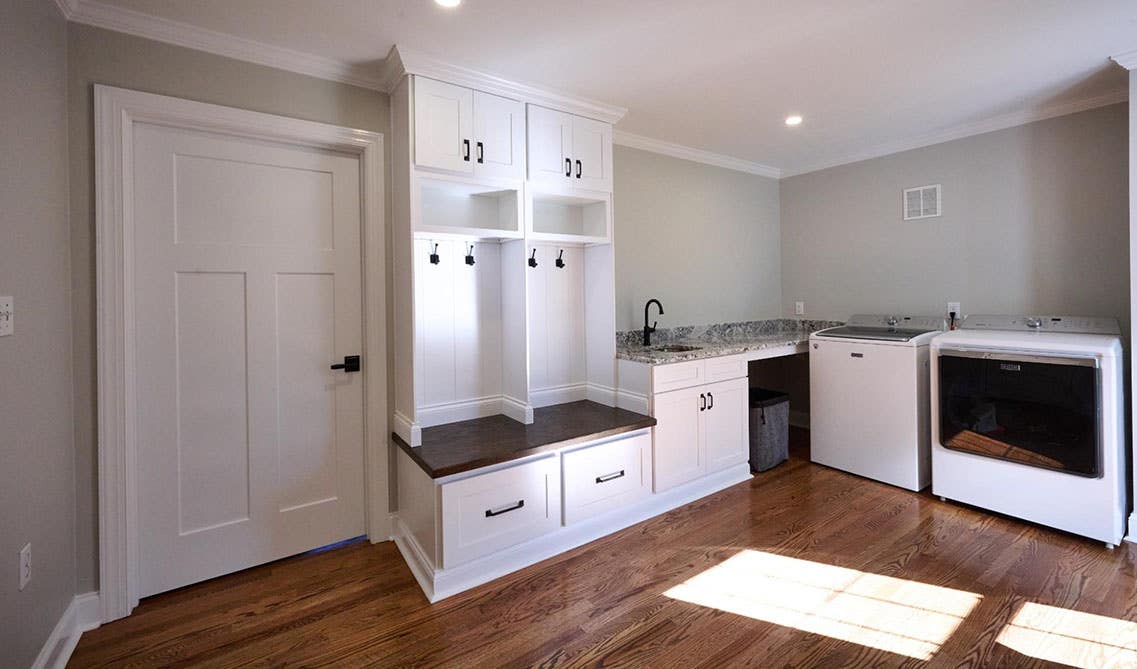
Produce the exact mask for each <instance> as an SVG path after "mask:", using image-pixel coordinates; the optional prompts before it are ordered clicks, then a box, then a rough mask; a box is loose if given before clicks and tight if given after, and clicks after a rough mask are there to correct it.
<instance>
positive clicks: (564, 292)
mask: <svg viewBox="0 0 1137 669" xmlns="http://www.w3.org/2000/svg"><path fill="white" fill-rule="evenodd" d="M526 251H527V252H528V256H529V260H528V262H527V268H528V269H527V271H526V290H527V292H528V303H529V308H528V337H529V403H530V404H531V405H532V406H533V407H543V406H549V405H552V404H561V403H564V402H573V401H577V400H583V399H589V400H593V401H596V402H600V403H602V404H609V405H613V404H614V402H615V390H614V388H615V372H614V370H615V363H614V361H615V357H616V343H615V337H614V332H615V284H614V281H613V276H614V275H613V265H612V260H613V254H612V246H611V245H610V244H597V245H581V244H564V243H561V244H558V243H553V242H544V241H538V242H534V241H528V240H527V243H526Z"/></svg>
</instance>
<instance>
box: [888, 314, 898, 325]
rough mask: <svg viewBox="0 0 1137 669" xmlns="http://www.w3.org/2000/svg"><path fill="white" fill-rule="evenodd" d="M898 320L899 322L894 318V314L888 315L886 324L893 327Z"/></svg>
mask: <svg viewBox="0 0 1137 669" xmlns="http://www.w3.org/2000/svg"><path fill="white" fill-rule="evenodd" d="M899 322H900V321H898V320H896V316H889V317H888V325H889V326H890V327H895V326H896V324H897V323H899Z"/></svg>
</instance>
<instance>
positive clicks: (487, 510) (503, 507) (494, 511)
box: [486, 499, 525, 518]
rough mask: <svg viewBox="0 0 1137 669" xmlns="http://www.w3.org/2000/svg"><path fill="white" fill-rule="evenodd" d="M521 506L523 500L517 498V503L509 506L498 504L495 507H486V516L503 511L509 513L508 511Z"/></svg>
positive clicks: (491, 516) (523, 504) (499, 513)
mask: <svg viewBox="0 0 1137 669" xmlns="http://www.w3.org/2000/svg"><path fill="white" fill-rule="evenodd" d="M523 506H525V500H523V499H519V500H517V504H511V505H509V506H499V507H498V508H496V509H486V518H493V517H494V516H500V515H501V514H503V513H509V512H510V511H516V510H518V509H520V508H521V507H523Z"/></svg>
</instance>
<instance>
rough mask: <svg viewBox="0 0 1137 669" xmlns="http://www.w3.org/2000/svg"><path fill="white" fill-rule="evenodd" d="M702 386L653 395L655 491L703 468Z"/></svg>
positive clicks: (695, 473)
mask: <svg viewBox="0 0 1137 669" xmlns="http://www.w3.org/2000/svg"><path fill="white" fill-rule="evenodd" d="M703 397H704V395H703V389H702V388H701V387H695V388H684V389H683V390H673V391H671V392H669V393H659V394H657V395H655V396H654V400H653V411H652V414H653V415H654V416H655V419H656V421H658V422H657V424H656V426H655V443H654V445H653V452H652V466H653V467H654V468H655V472H654V474H655V476H654V480H655V492H662V491H664V490H667V489H668V488H674V487H675V486H677V485H679V484H680V483H686V482H687V481H690V480H692V479H696V478H699V477H700V476H702V475H703V472H704V471H705V470H706V466H705V462H704V454H703V448H702V431H703V421H702V416H701V414H702V413H705V411H703V410H702V407H703V401H704V400H703Z"/></svg>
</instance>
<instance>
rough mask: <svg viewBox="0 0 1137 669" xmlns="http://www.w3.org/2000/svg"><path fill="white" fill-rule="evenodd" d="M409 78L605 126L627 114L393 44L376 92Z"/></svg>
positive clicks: (384, 63) (595, 101)
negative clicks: (471, 90)
mask: <svg viewBox="0 0 1137 669" xmlns="http://www.w3.org/2000/svg"><path fill="white" fill-rule="evenodd" d="M408 74H413V75H416V76H421V77H427V78H429V79H438V80H440V81H445V82H447V83H451V84H458V85H460V86H467V87H469V88H476V89H478V90H480V91H485V92H486V93H493V94H495V95H500V96H502V97H507V98H512V99H514V100H520V101H521V102H527V103H530V104H535V105H541V106H543V107H551V108H554V109H558V110H561V111H566V112H570V113H572V114H577V115H579V116H586V117H588V118H593V119H596V120H598V121H605V122H607V123H615V122H617V121H619V120H620V119H622V118H623V117H624V114H626V113H627V112H628V110H627V109H625V108H623V107H617V106H615V105H610V104H606V103H603V102H599V101H597V100H590V99H588V98H581V97H575V96H571V95H566V94H564V93H558V92H556V91H552V90H549V89H546V88H540V87H538V86H533V85H531V84H525V83H519V82H516V81H510V80H508V79H503V78H502V77H499V76H497V75H494V74H488V73H486V72H481V71H479V70H474V69H470V68H468V67H462V66H460V65H453V64H451V63H447V62H444V61H441V60H439V59H437V58H434V57H433V56H428V55H426V54H423V53H421V52H418V51H414V50H411V49H408V48H406V47H402V46H399V45H397V44H396V45H395V46H393V47H391V51H390V52H389V53H388V54H387V59H386V60H385V61H384V62H383V68H382V70H381V72H380V74H379V77H378V79H379V82H380V85H379V88H380V89H381V90H384V91H387V92H388V93H390V92H391V91H392V90H394V88H395V86H397V85H398V83H399V81H401V80H402V78H403V77H404V76H405V75H408Z"/></svg>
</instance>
